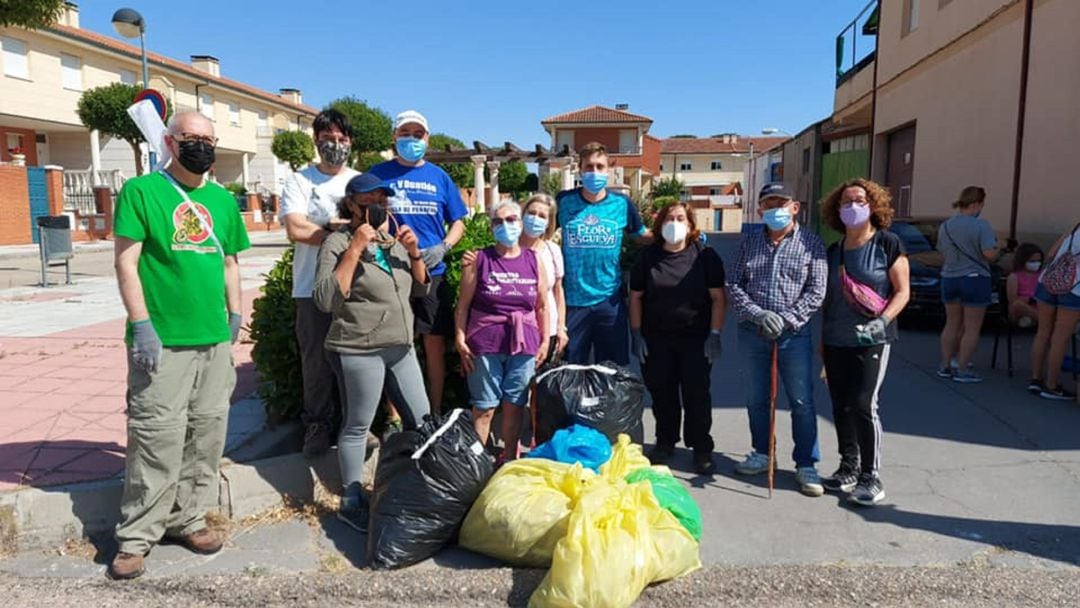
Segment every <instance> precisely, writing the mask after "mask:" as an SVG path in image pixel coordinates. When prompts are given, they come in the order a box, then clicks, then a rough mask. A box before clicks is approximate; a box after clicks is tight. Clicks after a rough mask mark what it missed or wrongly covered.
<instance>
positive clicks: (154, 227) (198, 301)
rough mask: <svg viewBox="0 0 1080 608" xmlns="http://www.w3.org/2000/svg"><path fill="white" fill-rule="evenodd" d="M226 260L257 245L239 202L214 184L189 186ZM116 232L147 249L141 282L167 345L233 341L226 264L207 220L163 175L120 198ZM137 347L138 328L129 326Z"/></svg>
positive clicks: (134, 182)
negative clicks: (135, 330)
mask: <svg viewBox="0 0 1080 608" xmlns="http://www.w3.org/2000/svg"><path fill="white" fill-rule="evenodd" d="M184 191H185V192H187V195H188V197H190V199H191V201H192V202H193V203H194V204H196V205H197V207H198V210H199V211H201V213H202V216H203V218H204V219H205V220H206V222H207V223H209V224H210V228H211V229H212V230H213V232H214V236H216V237H217V243H220V244H221V248H222V250H224V255H235V254H236V253H237V252H239V251H243V250H244V249H247V248H248V247H250V246H251V243H250V242H249V241H248V235H247V230H246V229H245V228H244V222H243V220H242V219H241V217H240V209H239V207H237V205H236V200H235V199H234V198H233V196H232V195H231V194H229V192H228V191H227V190H225V189H224V188H222V187H221V186H219V185H217V184H215V183H212V182H206V183H205V184H203V185H202V186H200V187H198V188H195V189H188V188H186V187H185V188H184ZM114 217H115V219H114V223H113V232H114V234H116V236H118V237H124V238H127V239H131V240H133V241H138V242H141V243H142V253H141V255H140V256H139V279H140V280H141V281H142V289H143V297H144V299H145V300H146V308H147V310H149V312H150V320H151V321H152V322H153V324H154V329H155V330H156V331H157V334H158V336H159V337H160V338H161V343H162V344H164V345H165V346H203V345H207V344H217V343H220V342H227V341H229V339H230V337H231V336H230V332H229V320H228V318H229V316H228V311H227V309H226V303H225V258H224V257H223V256H222V252H221V251H219V250H218V244H217V243H215V241H214V238H213V237H212V236H211V235H210V233H209V232H207V231H206V230H205V229H204V228H203V223H202V222H200V221H199V216H198V215H197V214H196V213H195V212H193V210H192V209H191V208H190V205H189V204H188V203H187V202H185V201H184V199H183V197H181V196H180V193H179V192H177V191H176V188H175V187H174V186H173V183H172V182H171V181H170V180H169V179H168V178H167V177H165V176H164V175H162V174H161V173H152V174H150V175H144V176H142V177H136V178H134V179H130V180H128V181H127V182H125V183H124V187H123V189H121V190H120V194H119V195H118V196H117V197H116V214H115V216H114ZM126 334H127V341H128V344H130V343H131V324H130V323H128V327H127V332H126Z"/></svg>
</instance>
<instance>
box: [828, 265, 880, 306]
mask: <svg viewBox="0 0 1080 608" xmlns="http://www.w3.org/2000/svg"><path fill="white" fill-rule="evenodd" d="M840 289H841V291H843V292H844V299H845V300H847V302H848V304H850V305H851V307H852V308H854V309H855V310H856V311H858V312H859V314H861V315H863V316H866V317H870V318H874V317H879V316H881V313H882V312H884V311H885V307H887V306H888V305H889V301H888V300H886V299H885V298H883V297H881V296H880V295H879V294H878V292H876V291H874V290H873V289H872V288H871V287H870V286H868V285H866V284H865V283H860V282H859V281H856V280H855V279H853V278H851V275H849V274H848V273H847V271H846V270H844V266H843V265H842V264H841V265H840Z"/></svg>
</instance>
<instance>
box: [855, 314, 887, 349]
mask: <svg viewBox="0 0 1080 608" xmlns="http://www.w3.org/2000/svg"><path fill="white" fill-rule="evenodd" d="M888 325H889V321H888V320H887V319H885V317H877V318H874V319H870V320H869V321H867V322H866V323H865V324H863V325H862V327H861V329H860V328H858V327H857V328H856V329H857V330H858V331H859V333H860V334H862V336H860V341H863V340H865V341H867V342H868V343H870V344H880V343H881V342H884V341H885V339H886V337H885V328H886V327H888Z"/></svg>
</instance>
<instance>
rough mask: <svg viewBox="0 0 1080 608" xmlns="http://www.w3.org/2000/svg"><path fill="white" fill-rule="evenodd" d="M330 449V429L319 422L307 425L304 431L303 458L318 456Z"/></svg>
mask: <svg viewBox="0 0 1080 608" xmlns="http://www.w3.org/2000/svg"><path fill="white" fill-rule="evenodd" d="M329 450H330V429H328V428H327V427H326V425H324V424H321V423H319V422H312V423H310V424H308V425H307V429H306V430H305V432H304V458H318V457H319V456H322V455H323V454H325V453H326V452H328V451H329Z"/></svg>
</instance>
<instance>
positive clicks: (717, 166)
mask: <svg viewBox="0 0 1080 608" xmlns="http://www.w3.org/2000/svg"><path fill="white" fill-rule="evenodd" d="M723 169H724V167H723V165H722V164H721V163H720V161H718V160H714V161H712V162H711V163H709V170H710V171H722V170H723Z"/></svg>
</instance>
